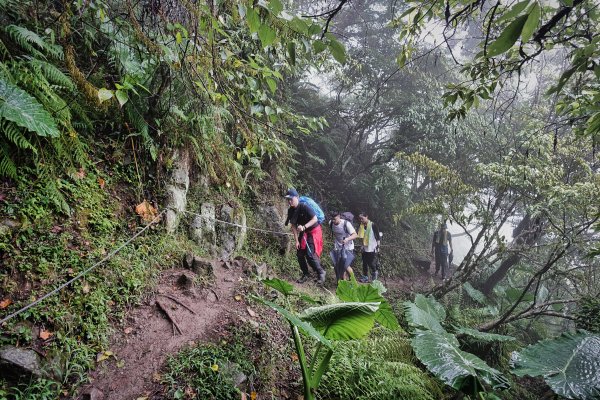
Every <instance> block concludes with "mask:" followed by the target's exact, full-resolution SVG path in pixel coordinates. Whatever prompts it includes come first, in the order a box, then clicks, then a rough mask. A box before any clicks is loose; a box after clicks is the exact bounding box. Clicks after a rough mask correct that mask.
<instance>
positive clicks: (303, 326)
mask: <svg viewBox="0 0 600 400" xmlns="http://www.w3.org/2000/svg"><path fill="white" fill-rule="evenodd" d="M252 298H253V299H254V300H256V301H258V302H260V303H263V304H264V305H267V306H269V307H271V308H272V309H273V310H275V311H277V312H278V313H279V314H281V315H283V316H284V317H285V319H287V320H288V322H289V323H291V324H292V325H294V326H296V327H298V329H300V330H301V331H302V332H303V333H304V334H305V335H308V336H311V337H312V338H314V339H316V340H317V341H318V342H320V343H322V344H323V345H324V346H326V347H327V348H331V347H332V344H331V342H330V341H329V340H328V339H327V338H325V337H324V336H323V335H321V334H320V333H319V332H318V331H317V330H316V329H315V328H314V327H313V326H312V325H311V324H309V323H308V322H305V321H302V320H301V319H300V318H298V317H297V316H296V315H294V314H292V313H291V312H290V311H288V310H286V309H285V308H283V307H281V306H279V305H277V304H275V303H273V302H271V301H269V300H265V299H261V298H260V297H257V296H252Z"/></svg>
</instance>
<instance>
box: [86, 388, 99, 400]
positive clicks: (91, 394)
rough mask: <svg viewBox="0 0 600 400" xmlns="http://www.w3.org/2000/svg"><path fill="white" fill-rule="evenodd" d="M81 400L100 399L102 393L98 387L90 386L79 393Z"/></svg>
mask: <svg viewBox="0 0 600 400" xmlns="http://www.w3.org/2000/svg"><path fill="white" fill-rule="evenodd" d="M81 398H82V399H83V400H102V399H104V393H102V391H101V390H100V389H98V388H95V387H91V388H89V389H86V390H85V391H83V393H81Z"/></svg>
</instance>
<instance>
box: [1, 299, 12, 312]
mask: <svg viewBox="0 0 600 400" xmlns="http://www.w3.org/2000/svg"><path fill="white" fill-rule="evenodd" d="M11 304H12V300H11V299H9V298H6V299H4V300H2V301H0V310H2V309H5V308H6V307H8V306H10V305H11Z"/></svg>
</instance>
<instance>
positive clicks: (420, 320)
mask: <svg viewBox="0 0 600 400" xmlns="http://www.w3.org/2000/svg"><path fill="white" fill-rule="evenodd" d="M404 315H405V316H406V320H407V321H408V324H409V325H410V326H412V327H413V328H417V329H427V330H431V331H435V332H446V330H445V329H444V328H443V327H442V324H440V321H439V319H438V318H436V317H434V316H433V315H431V314H430V313H428V312H426V311H425V310H423V309H422V308H419V307H418V306H417V305H416V304H415V303H413V302H411V301H406V302H404Z"/></svg>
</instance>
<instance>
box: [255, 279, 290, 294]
mask: <svg viewBox="0 0 600 400" xmlns="http://www.w3.org/2000/svg"><path fill="white" fill-rule="evenodd" d="M262 282H263V283H264V284H265V285H267V286H269V287H272V288H273V289H275V290H277V291H278V292H280V293H282V294H284V295H286V296H287V295H289V294H291V293H292V292H293V291H294V286H293V285H292V284H291V283H289V282H286V281H284V280H281V279H277V278H273V279H265V280H263V281H262Z"/></svg>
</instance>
